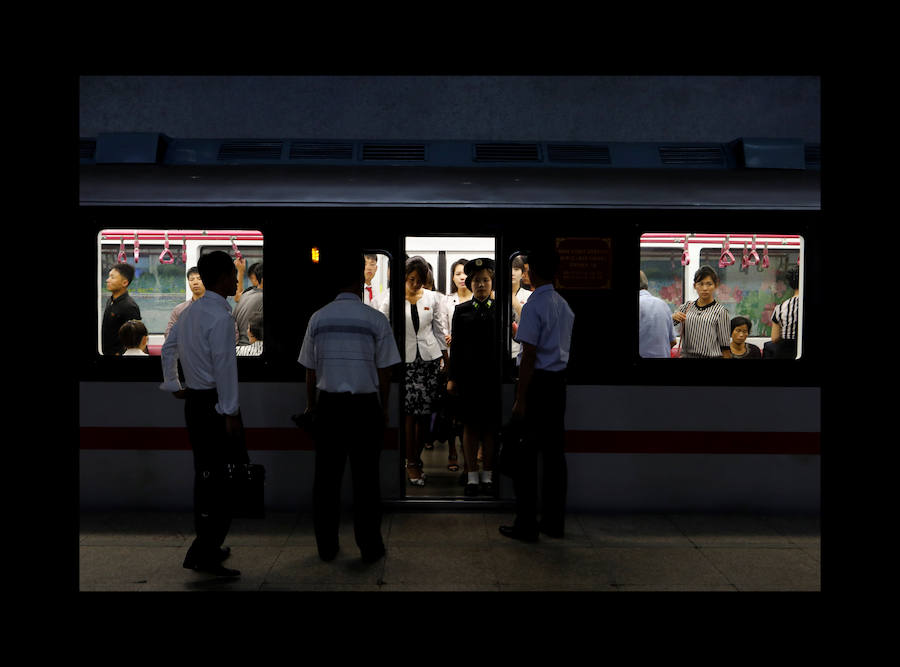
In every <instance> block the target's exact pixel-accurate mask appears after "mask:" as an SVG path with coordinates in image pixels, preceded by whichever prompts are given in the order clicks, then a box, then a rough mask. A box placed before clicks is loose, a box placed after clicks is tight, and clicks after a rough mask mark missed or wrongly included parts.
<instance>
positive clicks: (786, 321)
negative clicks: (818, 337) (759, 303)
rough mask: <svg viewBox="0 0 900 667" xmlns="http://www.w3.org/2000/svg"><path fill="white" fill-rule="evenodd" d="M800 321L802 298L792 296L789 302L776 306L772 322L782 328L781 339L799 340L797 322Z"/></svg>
mask: <svg viewBox="0 0 900 667" xmlns="http://www.w3.org/2000/svg"><path fill="white" fill-rule="evenodd" d="M799 319H800V297H799V296H792V297H791V298H790V299H788V300H787V301H784V302H783V303H780V304H778V305H777V306H775V310H773V311H772V321H773V322H774V323H775V324H778V325H779V326H781V337H782V338H784V339H785V340H797V322H798V321H799Z"/></svg>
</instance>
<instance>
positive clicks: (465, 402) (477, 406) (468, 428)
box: [447, 257, 500, 496]
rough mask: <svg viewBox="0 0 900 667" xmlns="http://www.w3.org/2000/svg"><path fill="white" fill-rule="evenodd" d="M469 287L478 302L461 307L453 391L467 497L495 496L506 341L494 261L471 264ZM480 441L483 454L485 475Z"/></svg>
mask: <svg viewBox="0 0 900 667" xmlns="http://www.w3.org/2000/svg"><path fill="white" fill-rule="evenodd" d="M466 286H467V287H469V289H471V290H472V299H471V300H470V301H467V302H465V303H462V304H460V305H459V306H457V308H456V312H455V313H454V314H453V325H452V339H453V354H451V355H450V368H449V370H448V373H447V377H448V382H447V391H448V393H450V394H451V395H454V396H457V397H458V398H457V400H458V406H457V417H458V419H459V421H461V422H462V424H463V454H464V456H465V469H466V487H465V494H466V495H467V496H474V495H478V494H479V493H483V494H485V495H492V494H493V472H492V470H493V459H494V443H495V434H496V432H497V431H498V430H499V427H500V386H499V384H500V379H499V375H498V370H499V368H500V339H499V338H498V336H497V328H496V322H497V304H496V302H495V301H494V299H492V298H491V293H492V292H493V289H494V262H493V260H491V259H489V258H487V257H482V258H479V259H473V260H472V261H470V262H469V263H468V264H466ZM479 442H481V445H482V453H483V461H482V470H481V472H480V473H479V470H478V460H477V451H478V444H479ZM479 483H480V487H479Z"/></svg>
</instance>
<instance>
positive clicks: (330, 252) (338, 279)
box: [319, 244, 366, 291]
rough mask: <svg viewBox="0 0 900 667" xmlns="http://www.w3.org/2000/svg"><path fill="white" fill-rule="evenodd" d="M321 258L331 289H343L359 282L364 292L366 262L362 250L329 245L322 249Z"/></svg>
mask: <svg viewBox="0 0 900 667" xmlns="http://www.w3.org/2000/svg"><path fill="white" fill-rule="evenodd" d="M320 258H321V259H320V260H319V263H320V265H321V266H322V269H323V270H324V272H325V279H326V280H327V281H328V282H329V283H330V285H329V286H330V287H336V288H343V287H348V286H349V285H350V284H351V283H353V284H356V282H359V285H360V291H361V290H362V285H363V282H364V280H365V276H364V273H365V269H366V260H365V258H364V257H363V253H362V249H361V248H356V247H345V246H341V245H338V244H335V245H328V246H324V247H322V248H321V251H320Z"/></svg>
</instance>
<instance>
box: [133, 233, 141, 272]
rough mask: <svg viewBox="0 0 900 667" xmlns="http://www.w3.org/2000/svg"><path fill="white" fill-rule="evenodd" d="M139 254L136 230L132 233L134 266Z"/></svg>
mask: <svg viewBox="0 0 900 667" xmlns="http://www.w3.org/2000/svg"><path fill="white" fill-rule="evenodd" d="M140 255H141V251H140V249H139V244H138V235H137V232H135V233H134V263H135V266H137V263H138V257H140Z"/></svg>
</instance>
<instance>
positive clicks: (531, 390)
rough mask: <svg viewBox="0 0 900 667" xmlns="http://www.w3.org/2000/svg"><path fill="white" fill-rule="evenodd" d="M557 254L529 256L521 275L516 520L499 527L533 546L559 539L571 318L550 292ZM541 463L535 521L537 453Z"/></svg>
mask: <svg viewBox="0 0 900 667" xmlns="http://www.w3.org/2000/svg"><path fill="white" fill-rule="evenodd" d="M558 268H559V255H558V253H557V252H556V250H555V248H553V247H551V246H547V245H545V246H541V247H538V248H535V249H534V250H533V251H532V252H529V253H528V263H527V264H526V271H527V273H528V277H529V279H530V281H531V284H532V285H533V287H534V291H533V292H532V293H531V296H530V297H529V298H528V301H526V302H525V305H524V306H522V316H521V321H520V322H519V327H518V331H517V332H516V336H515V340H516V341H517V342H519V343H520V344H521V345H522V349H521V352H520V354H521V357H520V364H519V383H518V387H517V389H516V398H515V403H514V404H513V410H512V412H513V414H512V418H513V419H514V420H523V421H524V429H523V432H524V433H525V434H526V435H525V438H524V439H523V440H522V441H521V442H520V443H519V447H520V448H521V451H519V452H518V453H517V455H516V457H515V460H516V464H515V468H514V470H513V471H512V477H513V491H514V493H515V495H516V518H515V521H514V523H513V525H512V526H500V533H501V534H502V535H504V536H506V537H510V538H513V539H517V540H523V541H525V542H536V541H537V540H538V533H539V532H541V533H544V534H545V535H548V536H550V537H563V534H564V529H565V513H566V491H567V485H568V470H567V468H566V455H565V440H564V438H565V423H564V418H565V413H566V367H567V366H568V361H569V349H570V343H571V339H572V326H573V324H574V321H575V315H574V313H573V312H572V309H571V308H570V307H569V304H568V303H567V302H566V300H565V299H563V298H562V296H560V295H559V293H558V292H557V291H556V290H555V289H554V287H553V281H554V278H555V276H556V272H557V270H558ZM539 453H540V454H541V455H542V460H543V481H542V485H541V508H540V514H541V518H540V522H538V518H537V514H538V474H537V460H538V454H539Z"/></svg>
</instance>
